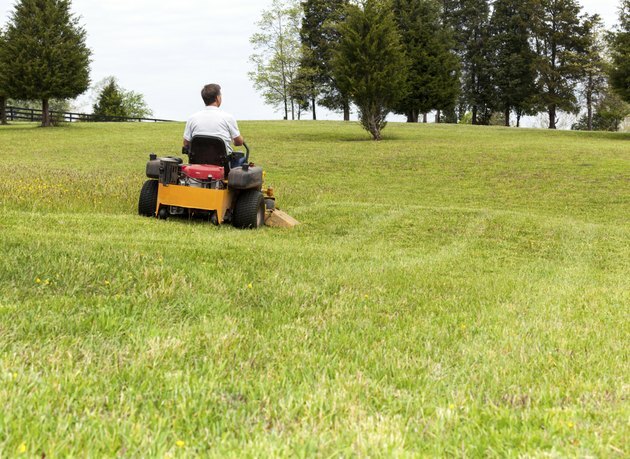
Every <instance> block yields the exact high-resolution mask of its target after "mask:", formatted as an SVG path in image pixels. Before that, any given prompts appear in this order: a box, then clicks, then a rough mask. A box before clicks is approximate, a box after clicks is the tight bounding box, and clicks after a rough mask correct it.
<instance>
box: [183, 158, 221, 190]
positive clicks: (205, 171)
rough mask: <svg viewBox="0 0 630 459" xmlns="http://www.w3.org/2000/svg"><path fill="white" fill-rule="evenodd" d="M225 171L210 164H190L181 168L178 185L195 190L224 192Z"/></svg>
mask: <svg viewBox="0 0 630 459" xmlns="http://www.w3.org/2000/svg"><path fill="white" fill-rule="evenodd" d="M224 179H225V169H224V168H223V167H221V166H214V165H209V164H188V165H185V166H182V167H181V173H180V176H179V180H178V184H179V185H182V186H191V187H195V188H209V189H213V190H223V189H224V188H225V182H224V181H223V180H224Z"/></svg>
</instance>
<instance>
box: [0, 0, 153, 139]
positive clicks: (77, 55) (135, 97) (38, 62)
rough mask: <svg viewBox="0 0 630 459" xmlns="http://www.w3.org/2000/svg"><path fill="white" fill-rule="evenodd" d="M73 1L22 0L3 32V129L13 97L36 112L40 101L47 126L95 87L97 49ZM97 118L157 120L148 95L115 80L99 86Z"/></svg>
mask: <svg viewBox="0 0 630 459" xmlns="http://www.w3.org/2000/svg"><path fill="white" fill-rule="evenodd" d="M85 38H86V31H85V29H84V28H83V27H82V26H81V25H80V24H79V20H78V18H77V17H76V16H75V15H73V14H72V12H71V2H70V0H19V1H18V2H16V4H15V6H14V8H13V11H12V13H11V15H10V17H9V21H8V23H7V24H6V26H5V27H4V28H0V124H6V123H7V119H6V105H7V101H8V100H9V98H11V99H12V100H13V101H18V103H19V104H20V105H21V106H29V107H32V105H33V101H35V100H39V101H40V102H41V105H40V107H41V109H42V126H45V127H47V126H51V125H52V124H53V120H52V119H51V116H50V111H51V107H54V108H56V109H57V110H59V111H67V110H68V109H69V107H68V104H69V103H68V100H71V99H74V98H76V97H78V96H79V95H81V94H83V93H85V92H86V91H87V90H88V88H89V87H90V62H91V55H92V52H91V50H90V49H89V48H88V47H87V45H86V42H85ZM94 92H95V94H94V98H95V99H96V102H95V103H94V105H93V113H94V114H95V115H97V116H96V119H97V120H103V121H105V120H109V119H111V118H110V117H113V116H114V117H115V116H119V117H130V118H145V117H147V116H151V115H152V112H151V110H150V109H149V108H148V106H147V104H146V102H145V100H144V96H143V95H142V94H139V93H137V92H134V91H127V90H125V89H123V88H121V87H120V85H119V84H118V82H117V80H116V79H115V78H114V77H107V78H105V79H104V80H102V81H100V82H98V83H96V85H94Z"/></svg>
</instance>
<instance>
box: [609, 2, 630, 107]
mask: <svg viewBox="0 0 630 459" xmlns="http://www.w3.org/2000/svg"><path fill="white" fill-rule="evenodd" d="M612 51H613V53H612V57H613V65H612V70H611V73H610V83H611V85H612V87H613V88H614V89H615V91H616V92H617V94H619V95H620V96H621V98H622V99H623V100H625V101H626V102H629V103H630V0H622V1H621V5H620V8H619V30H618V32H617V33H616V34H615V35H614V38H613V41H612Z"/></svg>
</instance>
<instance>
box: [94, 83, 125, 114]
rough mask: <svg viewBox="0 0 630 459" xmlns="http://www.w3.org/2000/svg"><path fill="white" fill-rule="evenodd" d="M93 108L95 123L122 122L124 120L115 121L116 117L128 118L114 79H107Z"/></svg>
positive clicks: (121, 95)
mask: <svg viewBox="0 0 630 459" xmlns="http://www.w3.org/2000/svg"><path fill="white" fill-rule="evenodd" d="M93 108H94V111H93V113H94V115H95V120H96V121H124V119H117V117H121V118H125V117H127V116H129V113H127V110H125V102H124V100H123V92H122V91H121V90H120V89H119V88H118V85H117V84H116V80H115V79H114V78H110V79H109V82H108V83H107V84H106V85H105V87H104V88H103V90H102V91H101V93H100V94H99V96H98V100H97V102H96V103H95V104H94V107H93Z"/></svg>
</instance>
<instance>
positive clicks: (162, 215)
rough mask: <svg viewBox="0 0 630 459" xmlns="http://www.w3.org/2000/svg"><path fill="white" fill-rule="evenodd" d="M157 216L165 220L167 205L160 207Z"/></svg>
mask: <svg viewBox="0 0 630 459" xmlns="http://www.w3.org/2000/svg"><path fill="white" fill-rule="evenodd" d="M157 217H158V218H159V219H160V220H166V219H167V218H168V206H163V207H160V210H159V211H158V215H157Z"/></svg>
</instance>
